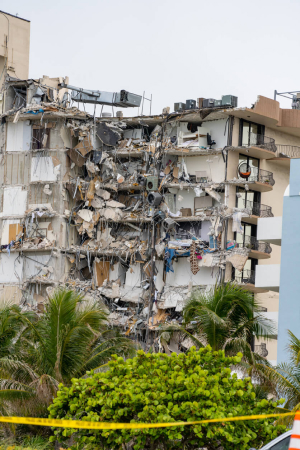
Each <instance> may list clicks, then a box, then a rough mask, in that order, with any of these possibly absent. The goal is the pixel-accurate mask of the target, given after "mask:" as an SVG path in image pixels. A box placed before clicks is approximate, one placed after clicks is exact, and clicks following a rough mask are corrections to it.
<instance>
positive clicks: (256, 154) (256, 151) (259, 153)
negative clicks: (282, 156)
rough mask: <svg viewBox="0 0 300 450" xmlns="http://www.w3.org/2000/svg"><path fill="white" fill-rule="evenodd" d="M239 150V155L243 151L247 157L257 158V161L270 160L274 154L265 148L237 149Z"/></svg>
mask: <svg viewBox="0 0 300 450" xmlns="http://www.w3.org/2000/svg"><path fill="white" fill-rule="evenodd" d="M238 148H239V150H240V153H241V152H242V151H243V150H244V151H245V155H246V154H247V155H249V156H252V157H253V158H258V159H271V158H274V156H275V153H274V152H271V151H270V150H266V149H265V148H260V147H255V146H251V147H238Z"/></svg>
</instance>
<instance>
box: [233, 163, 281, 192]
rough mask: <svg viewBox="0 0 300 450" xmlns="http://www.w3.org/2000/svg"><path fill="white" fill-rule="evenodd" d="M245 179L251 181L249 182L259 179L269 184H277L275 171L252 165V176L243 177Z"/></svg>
mask: <svg viewBox="0 0 300 450" xmlns="http://www.w3.org/2000/svg"><path fill="white" fill-rule="evenodd" d="M245 162H246V161H245ZM240 178H241V177H240ZM243 179H244V180H247V181H249V183H251V182H254V181H258V182H260V183H265V184H269V185H270V186H274V184H275V180H274V177H273V172H269V171H268V170H263V169H258V168H257V167H251V175H250V177H248V178H243Z"/></svg>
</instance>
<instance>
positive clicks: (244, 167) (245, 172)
mask: <svg viewBox="0 0 300 450" xmlns="http://www.w3.org/2000/svg"><path fill="white" fill-rule="evenodd" d="M237 172H238V176H239V177H241V178H245V179H246V178H249V177H250V175H251V166H250V165H249V164H248V163H247V161H242V162H241V163H240V164H239V166H238V170H237Z"/></svg>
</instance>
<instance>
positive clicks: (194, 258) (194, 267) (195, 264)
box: [190, 241, 200, 275]
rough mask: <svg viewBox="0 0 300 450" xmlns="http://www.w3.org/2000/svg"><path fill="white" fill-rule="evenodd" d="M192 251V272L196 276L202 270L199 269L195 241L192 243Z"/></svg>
mask: <svg viewBox="0 0 300 450" xmlns="http://www.w3.org/2000/svg"><path fill="white" fill-rule="evenodd" d="M190 251H191V255H190V265H191V271H192V274H193V275H196V273H197V272H198V271H199V270H200V269H199V266H198V258H197V256H196V255H195V253H196V244H195V242H194V241H193V243H192V245H191V248H190Z"/></svg>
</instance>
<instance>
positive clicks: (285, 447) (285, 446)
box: [270, 436, 291, 450]
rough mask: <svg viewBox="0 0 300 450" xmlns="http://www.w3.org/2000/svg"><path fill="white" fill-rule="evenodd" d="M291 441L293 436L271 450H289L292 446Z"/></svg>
mask: <svg viewBox="0 0 300 450" xmlns="http://www.w3.org/2000/svg"><path fill="white" fill-rule="evenodd" d="M290 439H291V436H288V437H286V438H285V439H282V440H281V441H280V442H277V444H275V445H273V446H272V447H270V450H288V449H289V445H290Z"/></svg>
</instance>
